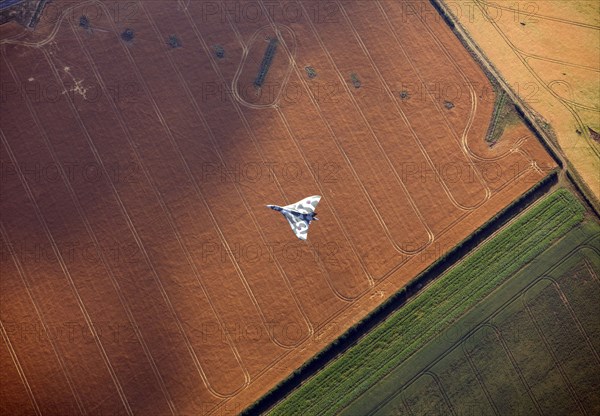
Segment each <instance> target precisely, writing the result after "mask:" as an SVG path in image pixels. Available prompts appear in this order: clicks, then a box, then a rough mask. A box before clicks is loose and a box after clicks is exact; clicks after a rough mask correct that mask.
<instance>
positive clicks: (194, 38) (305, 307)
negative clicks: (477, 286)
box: [0, 0, 556, 415]
mask: <svg viewBox="0 0 600 416" xmlns="http://www.w3.org/2000/svg"><path fill="white" fill-rule="evenodd" d="M413 4H414V5H416V7H421V8H422V10H423V11H424V12H425V13H422V14H416V15H415V14H411V13H407V10H406V9H405V7H404V6H402V3H400V2H396V1H381V2H377V1H375V0H369V1H352V2H341V3H335V2H313V1H305V2H301V3H298V2H281V3H280V2H277V1H266V0H265V1H256V2H255V1H247V2H246V1H242V2H233V1H232V2H229V1H228V2H208V1H140V2H108V1H103V2H66V1H64V2H63V1H60V0H56V1H54V2H53V3H51V5H52V8H50V9H48V10H49V11H51V12H52V13H50V12H49V13H48V15H44V16H43V17H42V20H41V22H40V24H39V26H38V28H37V29H36V31H33V32H31V31H25V30H24V29H23V30H19V28H18V27H17V26H15V24H14V23H10V24H8V25H4V26H2V27H1V28H0V34H1V35H2V41H1V42H2V44H1V48H0V53H1V59H0V65H1V74H2V75H1V76H2V80H1V81H2V103H1V104H2V107H1V116H2V125H1V135H0V139H1V140H2V147H1V167H2V170H1V173H2V177H1V186H2V189H1V198H0V201H1V208H0V209H1V228H0V231H1V242H2V252H1V253H2V257H1V267H2V277H1V280H0V282H1V288H0V289H1V297H2V301H1V303H0V318H1V321H0V322H1V324H2V326H1V328H0V330H1V333H2V348H1V354H2V356H1V361H0V362H1V365H2V374H3V377H2V378H3V380H2V384H1V389H0V409H2V410H3V411H4V412H7V414H19V413H22V414H60V415H70V414H73V415H74V414H90V415H121V414H123V415H125V414H140V415H168V414H189V415H192V414H193V415H198V414H231V413H237V412H239V411H241V410H242V409H243V408H244V407H246V406H247V405H249V404H251V403H252V402H253V401H254V400H256V399H258V398H259V397H260V396H261V395H262V394H264V393H265V392H267V391H268V390H269V389H271V388H272V387H273V386H275V384H276V383H277V382H278V381H280V380H282V379H283V378H284V377H286V376H287V375H288V374H289V373H290V372H292V371H293V370H294V369H296V368H297V367H299V366H300V365H301V364H302V363H303V362H305V361H306V360H307V359H309V358H310V357H311V356H313V355H314V354H315V353H317V352H318V351H319V350H321V349H322V348H323V347H324V346H326V345H327V344H329V343H330V342H332V341H333V340H334V339H335V338H336V337H337V336H339V335H340V334H341V333H343V332H344V330H346V329H347V328H348V327H350V326H351V325H352V324H354V323H356V322H357V321H358V320H360V319H361V318H362V317H364V316H365V315H366V314H367V313H368V312H369V311H371V310H372V309H373V308H375V307H376V306H377V305H379V304H380V303H381V302H383V301H384V300H385V299H386V298H387V297H389V296H390V295H391V294H393V293H394V292H396V291H397V290H398V289H400V288H401V287H402V286H403V285H405V284H406V283H407V282H408V281H410V280H411V279H412V278H414V277H415V276H416V275H417V274H418V273H419V272H421V271H422V270H424V269H425V268H426V267H427V266H428V265H430V264H431V263H432V262H434V261H435V260H436V259H437V258H439V257H440V256H441V255H443V254H444V253H445V252H447V251H448V250H450V249H451V248H452V247H454V246H455V245H456V244H458V243H459V242H460V241H461V240H463V239H464V238H466V237H467V236H468V235H469V234H471V233H472V232H473V231H474V230H475V229H476V228H478V227H479V226H481V225H482V224H484V223H485V222H486V221H487V220H489V219H490V218H491V217H493V216H494V215H495V214H496V213H497V212H498V211H500V210H501V209H502V208H504V207H506V206H507V205H508V204H510V203H511V202H512V201H513V200H514V199H515V198H517V197H519V196H520V195H521V194H522V193H523V192H525V191H526V190H528V189H529V188H531V187H532V186H533V185H534V184H535V183H537V182H538V181H539V180H541V179H542V178H543V177H545V176H546V175H547V174H548V172H549V171H550V170H552V169H553V168H555V167H556V166H555V163H554V161H553V160H552V159H551V158H550V156H549V155H548V154H547V153H546V152H545V151H544V149H543V148H542V146H541V145H540V144H539V142H538V141H537V140H536V138H535V137H534V135H533V133H532V132H530V131H529V130H528V129H527V128H526V127H525V125H524V124H515V125H511V126H509V127H507V128H506V129H505V131H504V134H503V136H502V137H501V138H500V140H499V142H498V143H497V144H496V145H495V146H493V147H490V146H489V145H488V144H487V143H486V142H485V136H486V132H487V130H488V126H489V124H490V120H491V117H492V112H493V108H494V101H495V93H494V91H493V89H492V85H491V84H490V82H489V81H488V80H487V78H486V76H485V75H484V73H483V72H482V71H481V70H480V69H479V67H478V65H477V64H476V63H475V62H474V61H473V60H472V59H471V57H470V55H469V54H468V52H467V51H466V50H465V49H464V48H463V47H462V45H461V44H460V42H459V41H458V40H457V39H456V38H455V36H454V35H453V33H452V32H451V31H450V29H449V28H448V27H447V26H446V25H445V24H444V22H443V21H442V20H441V19H440V18H439V17H436V12H435V10H434V9H433V8H432V6H431V5H430V4H429V3H428V2H423V3H413ZM84 15H85V16H87V17H88V18H89V21H90V27H89V28H84V27H82V26H81V25H80V17H81V16H84ZM128 28H129V29H132V30H133V32H134V37H133V39H132V40H130V41H126V40H123V39H122V38H121V34H122V33H123V32H124V31H125V29H128ZM170 36H175V37H176V39H177V41H178V43H179V44H180V45H179V46H178V47H173V45H170V44H169V43H168V42H169V37H170ZM274 37H277V39H278V42H277V44H276V50H275V52H274V55H273V56H272V60H271V62H270V67H269V68H267V69H268V72H267V74H266V77H265V78H264V82H263V83H262V85H261V87H260V88H258V87H256V86H255V85H254V83H255V82H256V80H257V77H258V73H259V68H260V66H261V62H263V59H264V55H265V51H266V50H267V47H268V45H269V42H270V39H273V38H274ZM220 48H221V49H220ZM217 50H223V51H224V55H222V56H218V54H217V52H216V51H217ZM306 67H312V68H313V69H314V70H315V71H316V77H313V78H310V77H309V76H308V72H307V70H306ZM353 78H354V80H355V82H354V83H353V82H352V79H353ZM357 80H358V83H357V82H356V81H357ZM358 84H360V85H358ZM317 194H318V195H322V196H323V199H322V201H321V203H320V205H319V206H318V209H317V212H318V214H319V219H320V221H318V222H315V223H313V224H312V225H311V228H310V232H309V237H308V241H306V242H303V241H299V240H297V239H296V238H295V236H294V235H293V233H292V231H291V229H290V227H289V225H288V224H287V223H286V221H285V220H284V218H282V216H281V215H279V214H278V213H276V212H274V211H271V210H269V209H267V208H265V205H266V204H279V205H287V204H290V203H293V202H296V201H298V200H300V199H302V198H304V197H306V196H309V195H317Z"/></svg>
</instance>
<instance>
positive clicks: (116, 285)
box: [13, 74, 175, 412]
mask: <svg viewBox="0 0 600 416" xmlns="http://www.w3.org/2000/svg"><path fill="white" fill-rule="evenodd" d="M13 77H15V80H16V76H15V75H14V74H13ZM25 103H26V105H27V107H28V109H29V111H30V113H31V116H32V118H33V120H34V122H35V124H36V125H37V126H38V128H39V130H40V132H41V137H42V139H43V141H44V143H45V145H46V148H47V149H48V152H49V154H50V156H51V158H52V160H53V161H54V163H55V164H56V166H57V168H58V170H59V172H60V176H61V179H62V182H63V184H64V186H65V188H66V189H67V190H68V192H69V194H70V196H71V199H72V200H73V203H74V205H75V207H76V209H77V212H78V214H79V216H80V217H81V219H82V222H83V223H84V226H85V228H86V231H87V233H88V235H89V236H90V239H91V240H92V241H93V242H94V244H95V246H96V247H98V248H99V247H101V244H100V242H99V240H98V238H97V236H96V234H95V233H94V231H93V228H92V227H91V224H90V223H89V220H88V218H87V214H85V210H84V209H83V207H82V206H81V204H80V202H79V199H78V198H77V193H76V192H75V190H74V189H73V187H72V185H71V184H70V182H69V181H68V180H67V179H66V178H67V177H68V176H67V175H66V173H65V172H64V169H63V167H62V164H61V163H60V159H59V158H58V156H57V155H56V152H55V150H54V147H53V146H52V144H51V141H50V139H49V138H48V135H47V133H46V131H45V130H44V129H43V126H42V124H41V121H40V120H39V117H38V116H37V113H36V111H35V110H34V108H33V105H32V104H31V102H30V99H29V97H28V96H26V97H25ZM99 255H100V260H101V262H102V265H103V266H104V269H105V270H106V272H107V274H108V277H109V280H110V281H111V283H112V285H113V288H114V289H115V292H116V293H117V296H118V298H119V301H120V303H121V306H122V307H123V309H124V311H125V314H126V315H127V318H128V320H129V323H130V324H133V328H134V331H135V333H136V337H137V338H138V341H139V342H140V345H141V346H142V349H143V350H144V353H145V354H146V358H147V359H148V361H149V364H150V366H151V368H152V370H153V372H154V375H155V377H156V378H157V381H158V382H159V386H160V387H161V390H162V389H163V388H165V386H164V381H163V380H162V376H161V375H160V373H159V372H158V368H157V367H156V363H155V361H154V358H153V357H152V354H151V353H150V350H149V348H148V345H147V344H146V342H145V340H144V338H143V335H142V334H141V332H140V330H139V326H138V325H137V321H136V319H135V317H134V315H133V312H132V311H131V309H130V307H129V304H128V303H127V300H126V298H125V296H124V294H123V292H122V289H121V287H120V285H119V283H118V281H117V279H116V278H115V275H114V271H113V270H112V267H110V266H109V264H108V262H107V261H106V256H105V254H104V251H103V250H99ZM163 394H165V399H166V400H167V403H168V404H169V407H170V409H171V411H172V412H174V410H175V409H174V407H173V404H172V402H171V399H170V396H169V395H168V393H167V392H166V390H163Z"/></svg>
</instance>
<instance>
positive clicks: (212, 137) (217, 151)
mask: <svg viewBox="0 0 600 416" xmlns="http://www.w3.org/2000/svg"><path fill="white" fill-rule="evenodd" d="M139 4H140V8H141V9H142V10H144V13H145V14H146V16H147V19H148V21H149V23H150V25H151V26H152V28H153V30H154V32H155V34H156V36H157V37H158V38H160V35H161V32H160V30H159V28H158V27H157V26H156V23H155V21H154V19H153V18H152V16H151V13H149V12H148V10H147V9H146V8H145V7H144V6H143V2H141V1H140V2H139ZM186 12H187V9H186ZM165 56H166V58H167V60H168V61H169V63H170V64H171V66H172V68H173V69H174V70H175V72H176V73H177V77H178V80H179V83H180V85H181V87H182V88H183V89H184V91H185V92H186V94H187V97H188V100H189V101H190V103H191V104H192V108H193V109H194V112H195V114H196V117H198V119H199V120H200V122H201V123H202V125H203V126H204V128H205V130H206V132H207V133H208V136H209V138H210V142H211V147H212V148H213V150H214V152H215V154H216V155H217V156H218V157H219V160H220V162H221V164H222V165H223V166H226V164H225V158H224V157H223V155H222V153H221V151H220V149H219V147H218V145H217V140H216V138H215V135H214V132H213V131H212V129H211V127H210V125H209V123H208V121H207V119H206V117H205V116H204V113H203V112H202V110H201V109H200V106H199V105H198V102H197V100H196V98H195V96H194V94H193V93H192V91H191V90H190V88H189V86H188V84H187V81H186V80H185V78H184V77H183V74H182V73H181V70H180V69H179V66H178V65H177V64H176V62H175V61H174V60H173V59H172V58H171V56H169V54H168V53H165ZM172 145H173V146H174V148H175V150H176V151H177V154H178V156H179V159H180V161H181V164H182V166H183V167H184V169H185V171H186V173H187V175H188V177H189V179H190V181H191V182H192V184H193V185H194V189H195V190H196V192H197V193H198V194H199V196H200V197H201V198H202V199H203V200H204V201H206V198H204V196H203V195H202V191H201V188H200V186H199V185H198V182H197V180H196V178H195V177H194V175H193V173H192V171H191V169H190V168H189V164H188V162H187V161H186V160H185V158H184V157H183V153H182V152H181V149H180V148H179V146H178V144H177V141H176V140H175V138H174V137H173V141H172ZM233 185H234V187H235V188H236V191H237V193H238V196H239V197H240V199H241V200H242V203H243V205H244V208H245V209H246V211H247V212H248V215H249V216H250V217H251V218H252V220H253V222H254V225H255V227H256V228H257V229H258V232H259V234H260V235H261V239H262V240H263V242H265V243H266V239H265V237H264V234H263V232H262V229H261V228H260V227H259V226H258V222H257V220H256V216H255V215H254V213H253V212H252V210H251V209H250V206H249V204H248V201H247V200H246V198H245V197H244V195H243V192H242V191H241V190H240V188H239V184H238V183H237V182H236V181H235V180H234V181H233ZM205 206H206V208H207V209H208V210H209V211H210V212H212V211H211V210H210V206H209V204H208V201H206V202H205ZM214 223H215V226H216V227H219V225H218V222H217V221H216V218H214ZM219 229H220V228H219ZM220 233H221V234H222V232H220ZM222 236H223V240H224V241H225V243H226V239H225V235H224V234H222ZM226 244H227V245H226V247H227V248H228V250H229V252H231V250H230V249H229V245H228V243H226ZM231 257H232V261H233V260H235V258H233V256H231ZM276 265H277V268H278V270H279V273H280V274H281V276H282V279H283V281H284V283H285V284H286V287H287V289H288V291H289V292H290V295H291V297H292V299H293V300H294V303H295V304H296V307H297V308H298V310H299V312H300V314H301V315H302V318H303V319H304V320H305V323H306V325H307V328H308V337H309V336H310V335H311V334H312V332H311V331H312V330H313V329H312V324H311V322H310V321H309V320H308V316H307V315H306V312H305V311H304V309H303V308H302V305H301V304H300V302H299V301H298V299H297V298H296V295H295V293H294V292H293V290H292V289H291V284H289V280H288V278H287V275H286V274H285V271H284V270H283V269H282V268H281V266H280V265H279V263H278V262H277V260H276ZM239 272H240V273H241V274H242V276H243V280H244V281H246V280H245V276H244V273H243V271H242V270H241V267H240V268H239ZM246 284H247V285H248V288H247V290H249V291H250V293H249V295H250V296H249V297H250V299H251V300H253V303H254V304H255V307H256V308H257V311H258V312H259V314H260V316H261V318H262V320H263V325H264V326H265V328H267V332H268V333H269V338H270V340H271V341H272V342H273V343H274V344H276V345H278V346H280V347H281V348H284V349H289V348H290V347H289V346H286V345H283V344H281V343H280V342H278V341H277V340H275V338H274V337H273V335H272V334H270V331H268V327H267V324H266V317H265V316H264V312H263V310H262V307H261V306H260V303H259V302H258V300H257V299H256V298H255V297H254V292H253V291H252V288H251V287H250V284H249V283H247V282H246ZM303 340H304V339H301V340H300V341H298V344H299V343H300V342H302V341H303ZM240 359H241V357H240ZM249 382H250V373H249V372H248V373H247V374H246V386H245V387H247V386H248V384H249Z"/></svg>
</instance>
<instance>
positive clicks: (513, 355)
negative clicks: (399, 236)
mask: <svg viewBox="0 0 600 416" xmlns="http://www.w3.org/2000/svg"><path fill="white" fill-rule="evenodd" d="M584 213H585V210H584V208H583V207H582V206H581V205H580V204H579V202H578V201H577V200H576V199H575V198H574V196H573V195H571V194H570V193H569V192H568V191H566V190H563V189H561V190H559V191H556V192H554V193H553V194H551V195H550V196H548V197H546V198H545V199H544V200H542V201H540V202H539V203H538V204H536V205H535V206H534V207H532V208H531V209H530V210H529V211H528V212H526V213H525V214H524V215H523V216H521V217H520V218H519V219H518V220H516V221H515V222H513V223H512V224H511V225H510V226H508V227H507V228H506V229H504V230H503V231H502V232H500V233H499V234H497V235H496V236H494V237H493V238H492V239H490V240H489V241H488V242H486V243H485V244H484V245H483V246H481V247H480V248H478V249H477V250H475V251H474V252H473V253H472V254H471V255H470V256H468V257H467V258H466V259H465V260H464V261H462V262H461V263H460V264H459V265H457V266H456V267H454V268H453V269H451V270H450V271H449V272H448V273H446V274H445V275H443V276H442V277H440V278H439V279H437V280H436V281H435V282H434V283H432V284H431V285H430V286H429V287H428V288H427V289H426V290H425V291H424V292H423V293H422V294H420V295H419V296H417V297H415V299H414V300H413V301H411V302H410V303H408V304H406V305H405V306H403V307H402V308H401V309H399V310H398V311H397V312H396V313H394V314H393V315H392V316H390V317H389V318H388V319H387V320H386V321H385V322H384V323H382V324H381V325H380V326H379V327H377V328H376V329H374V330H373V331H371V332H370V333H368V334H367V335H365V336H364V338H363V339H361V341H360V342H359V343H357V344H356V345H355V346H353V347H351V348H350V349H349V350H348V351H346V352H345V353H344V354H343V355H342V356H340V357H339V358H338V359H336V360H335V361H333V362H332V363H331V364H329V365H328V366H327V367H326V368H325V369H323V370H322V371H320V372H319V373H317V374H316V375H315V376H314V377H312V378H311V379H310V380H308V381H307V382H306V383H304V384H303V385H302V386H301V387H300V388H298V389H296V390H295V391H294V392H293V393H292V394H290V395H289V396H288V397H287V398H286V399H285V400H283V401H282V402H280V403H279V404H278V405H277V406H276V407H274V408H273V409H272V410H271V414H273V415H293V414H304V415H306V414H318V415H326V414H338V413H340V412H341V413H343V414H346V415H358V414H360V415H363V414H369V413H376V414H381V415H389V414H397V413H399V414H436V413H437V414H452V413H454V414H487V413H494V411H496V412H499V414H530V413H535V412H536V411H537V410H540V409H541V410H543V409H544V408H545V407H548V406H549V408H550V409H552V410H553V411H552V412H550V413H554V410H556V409H557V407H556V406H555V405H553V404H552V403H548V400H549V399H548V397H546V395H548V394H550V395H551V397H561V396H560V395H559V392H558V391H559V390H560V388H562V389H563V390H564V392H565V394H568V395H569V397H571V398H572V403H570V402H569V401H568V400H566V399H565V400H564V401H563V402H562V404H563V405H564V406H565V408H564V410H565V412H566V413H569V412H570V410H572V409H577V408H580V409H581V407H583V406H587V407H584V408H585V410H587V411H588V412H591V413H590V414H592V413H594V411H595V410H594V409H596V407H594V406H598V404H597V403H596V402H594V400H593V398H592V397H593V396H594V394H593V393H594V392H595V390H594V389H596V390H597V389H598V386H599V380H598V373H599V371H598V370H599V368H598V365H599V363H598V351H599V348H598V347H599V346H598V339H599V336H600V328H599V327H598V326H599V325H598V313H597V311H596V310H595V309H594V308H595V306H594V303H593V302H592V301H594V300H596V299H598V293H599V290H600V289H599V288H600V286H599V284H598V280H597V275H598V272H597V271H598V269H599V268H600V265H599V264H598V252H599V251H600V249H599V248H598V239H597V235H598V232H599V231H600V227H599V226H598V224H596V223H594V222H591V221H584ZM594 237H596V238H595V239H594ZM586 273H587V274H586ZM594 273H595V274H594ZM573 279H580V280H581V283H580V284H574V283H573V282H572V280H573ZM590 299H591V300H592V301H590ZM557 302H558V303H557ZM561 308H562V309H561ZM563 309H564V310H563ZM526 318H527V319H529V320H526ZM568 319H572V320H573V321H574V322H576V324H573V323H571V324H566V323H565V322H566V320H568ZM521 321H522V322H521ZM519 322H521V324H519ZM514 325H521V326H517V329H512V328H513V326H514ZM562 327H566V328H565V330H564V331H563V332H561V331H560V328H562ZM536 334H537V336H538V337H539V338H540V339H542V341H541V343H540V341H539V339H537V338H529V337H534V335H536ZM577 334H579V335H580V337H579V338H577V337H576V335H577ZM582 339H583V341H581V340H582ZM574 343H576V345H575V344H574ZM575 346H576V347H577V348H574V347H575ZM586 348H587V349H586ZM544 351H545V355H544V354H542V353H543V352H544ZM583 360H587V361H586V363H587V364H586V363H583ZM553 363H554V364H553ZM586 369H589V371H584V370H586ZM592 373H594V374H596V376H595V377H596V378H594V376H593V374H592ZM556 377H560V378H556ZM506 380H509V381H508V382H507V381H506ZM561 381H562V382H563V384H560V382H561ZM555 389H556V391H554V390H555ZM561 391H562V390H561ZM596 392H597V391H596ZM512 399H514V400H512ZM569 406H571V407H569ZM572 406H575V407H572ZM536 409H537V410H536ZM559 413H562V414H565V413H564V412H559Z"/></svg>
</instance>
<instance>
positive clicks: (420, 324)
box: [269, 189, 585, 416]
mask: <svg viewBox="0 0 600 416" xmlns="http://www.w3.org/2000/svg"><path fill="white" fill-rule="evenodd" d="M584 212H585V209H584V208H583V206H582V205H581V204H580V203H579V202H578V201H577V200H576V199H575V197H574V196H573V195H572V194H571V193H569V192H568V191H567V190H565V189H560V190H558V191H556V192H554V193H552V194H551V195H549V196H548V197H547V198H545V199H544V200H542V201H541V202H540V203H539V204H537V205H536V206H534V207H533V208H532V209H531V210H529V211H528V212H527V213H525V214H524V215H523V216H522V217H521V218H519V219H518V220H517V221H516V222H514V223H513V224H511V225H510V226H509V227H507V228H506V229H505V230H503V231H502V232H500V233H499V234H498V235H496V236H495V237H493V238H492V239H491V240H490V241H488V242H487V243H486V244H484V245H483V246H482V247H480V248H478V249H477V250H475V251H474V252H473V254H471V255H470V256H469V257H467V258H466V259H465V260H464V261H463V262H462V263H460V264H459V265H457V266H456V267H455V268H453V269H452V270H450V271H449V272H448V273H446V274H445V275H444V276H442V277H440V278H439V279H438V280H437V281H435V282H434V283H432V284H431V286H430V287H429V288H428V289H427V290H425V291H424V292H423V293H422V294H420V295H419V296H417V297H416V298H415V299H414V300H413V301H412V302H410V303H408V304H406V305H405V306H404V307H402V308H401V309H400V310H398V312H396V313H394V314H393V315H391V316H390V317H389V318H388V319H387V320H386V321H384V322H383V323H382V324H381V325H380V326H379V327H377V328H376V329H374V330H373V331H371V332H370V333H368V334H367V335H365V337H364V338H363V339H361V340H360V342H358V343H357V344H356V345H354V346H352V347H351V348H349V349H348V350H347V351H346V352H345V353H343V354H342V355H341V356H340V357H339V358H337V359H336V360H335V361H333V362H332V363H331V364H329V365H328V366H327V367H325V368H324V369H323V370H322V371H320V372H319V373H317V374H316V375H315V376H314V377H312V378H311V379H309V380H308V381H307V382H306V383H304V384H303V385H302V386H300V387H299V388H298V389H296V390H295V391H294V392H293V393H291V394H290V395H289V396H288V397H287V398H286V399H285V400H283V401H282V402H280V403H279V404H277V405H276V406H275V407H274V408H273V409H272V410H271V411H270V413H269V414H271V415H286V416H288V415H304V414H311V415H312V414H314V415H333V414H335V413H336V412H337V411H339V410H340V409H341V408H343V407H344V406H345V405H347V404H348V403H349V402H350V401H351V400H353V399H354V398H356V397H357V396H358V395H360V394H362V393H363V392H364V391H366V390H367V389H368V388H370V387H371V386H372V385H374V384H375V383H377V382H378V380H380V379H381V378H382V377H383V376H385V375H386V374H387V373H389V372H390V371H391V370H392V369H393V368H395V367H396V366H398V365H399V364H400V363H402V362H403V361H404V360H406V359H407V358H408V357H410V356H411V355H412V354H414V353H415V352H416V351H417V350H419V349H420V348H421V347H422V346H424V345H425V344H426V343H427V342H428V341H430V340H431V339H432V338H433V337H434V336H435V335H436V334H439V333H440V332H441V331H444V330H445V329H446V328H448V327H449V326H450V325H451V324H452V323H454V322H455V321H456V320H457V319H458V318H459V317H460V316H462V315H463V314H464V313H465V312H466V311H467V310H469V309H470V308H472V307H473V306H474V305H475V304H477V303H478V302H479V301H480V300H481V299H483V298H484V297H485V296H486V295H488V294H489V293H490V292H491V291H492V290H494V288H496V287H498V286H499V285H500V284H501V283H503V282H504V281H505V280H506V279H507V278H508V277H510V276H511V275H512V274H513V273H515V272H516V271H517V270H519V269H520V268H521V267H523V266H524V265H525V264H527V263H528V262H530V261H531V260H532V259H534V258H535V257H536V256H537V255H539V254H540V253H541V252H542V251H544V250H545V249H546V248H547V247H549V246H550V244H552V242H553V241H555V240H556V239H558V238H560V237H561V236H563V235H564V234H566V233H567V232H568V231H569V230H570V229H572V228H573V227H574V226H576V225H577V224H579V223H580V222H581V221H582V220H583V218H584Z"/></svg>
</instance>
